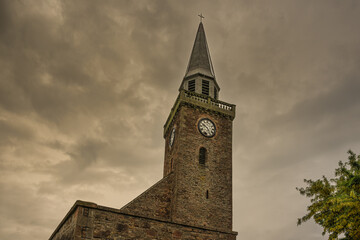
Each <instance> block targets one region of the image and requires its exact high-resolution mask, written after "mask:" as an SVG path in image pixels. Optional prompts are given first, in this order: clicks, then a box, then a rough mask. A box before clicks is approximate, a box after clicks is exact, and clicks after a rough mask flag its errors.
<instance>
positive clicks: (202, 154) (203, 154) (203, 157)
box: [199, 147, 206, 165]
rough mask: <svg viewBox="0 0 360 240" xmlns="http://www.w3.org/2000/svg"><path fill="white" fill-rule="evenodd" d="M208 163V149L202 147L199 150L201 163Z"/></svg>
mask: <svg viewBox="0 0 360 240" xmlns="http://www.w3.org/2000/svg"><path fill="white" fill-rule="evenodd" d="M205 162H206V148H203V147H201V148H200V150H199V163H200V164H203V165H204V164H205Z"/></svg>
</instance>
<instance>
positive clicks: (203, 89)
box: [202, 80, 209, 96]
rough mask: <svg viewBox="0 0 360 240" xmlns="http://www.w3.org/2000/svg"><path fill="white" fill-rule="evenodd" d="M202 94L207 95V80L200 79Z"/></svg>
mask: <svg viewBox="0 0 360 240" xmlns="http://www.w3.org/2000/svg"><path fill="white" fill-rule="evenodd" d="M202 94H205V95H208V96H209V81H207V80H202Z"/></svg>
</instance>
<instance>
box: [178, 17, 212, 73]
mask: <svg viewBox="0 0 360 240" xmlns="http://www.w3.org/2000/svg"><path fill="white" fill-rule="evenodd" d="M196 73H201V74H204V75H206V76H208V77H211V78H214V79H215V73H214V69H213V66H212V62H211V58H210V52H209V48H208V45H207V42H206V36H205V31H204V26H203V24H202V22H200V24H199V28H198V31H197V33H196V38H195V42H194V46H193V49H192V52H191V56H190V60H189V64H188V67H187V69H186V73H185V78H186V77H188V76H191V75H193V74H196Z"/></svg>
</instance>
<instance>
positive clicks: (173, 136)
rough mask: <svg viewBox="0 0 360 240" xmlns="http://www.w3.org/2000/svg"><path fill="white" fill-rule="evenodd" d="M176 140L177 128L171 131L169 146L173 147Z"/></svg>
mask: <svg viewBox="0 0 360 240" xmlns="http://www.w3.org/2000/svg"><path fill="white" fill-rule="evenodd" d="M174 140H175V128H173V130H172V131H171V135H170V140H169V146H170V147H171V146H172V145H173V143H174Z"/></svg>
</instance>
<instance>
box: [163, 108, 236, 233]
mask: <svg viewBox="0 0 360 240" xmlns="http://www.w3.org/2000/svg"><path fill="white" fill-rule="evenodd" d="M202 118H209V119H211V121H213V122H214V123H215V125H216V135H215V136H214V137H212V138H207V137H204V136H202V135H201V133H199V131H198V122H199V120H200V119H202ZM173 121H174V126H175V127H176V132H177V135H176V136H175V141H174V144H173V146H172V148H169V147H168V146H167V144H166V148H165V149H166V150H165V167H168V166H169V164H170V162H171V161H173V165H174V167H173V168H174V169H173V172H174V175H175V181H174V182H175V186H174V192H173V197H172V202H171V217H172V218H171V219H172V221H173V222H177V223H184V224H189V225H193V226H200V227H206V228H211V229H216V230H222V231H231V230H232V120H231V119H230V118H227V117H225V116H222V115H220V114H215V113H214V112H211V111H206V110H205V109H202V108H196V107H194V106H187V105H183V106H181V108H180V109H179V110H178V113H177V114H176V116H175V117H174V120H173ZM169 132H171V131H169ZM165 141H166V142H168V141H169V134H168V135H167V136H166V137H165ZM200 147H204V148H206V150H207V160H206V163H205V165H202V164H199V149H200ZM170 159H172V160H170ZM165 172H166V171H165ZM165 172H164V173H165ZM207 192H208V195H207Z"/></svg>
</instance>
